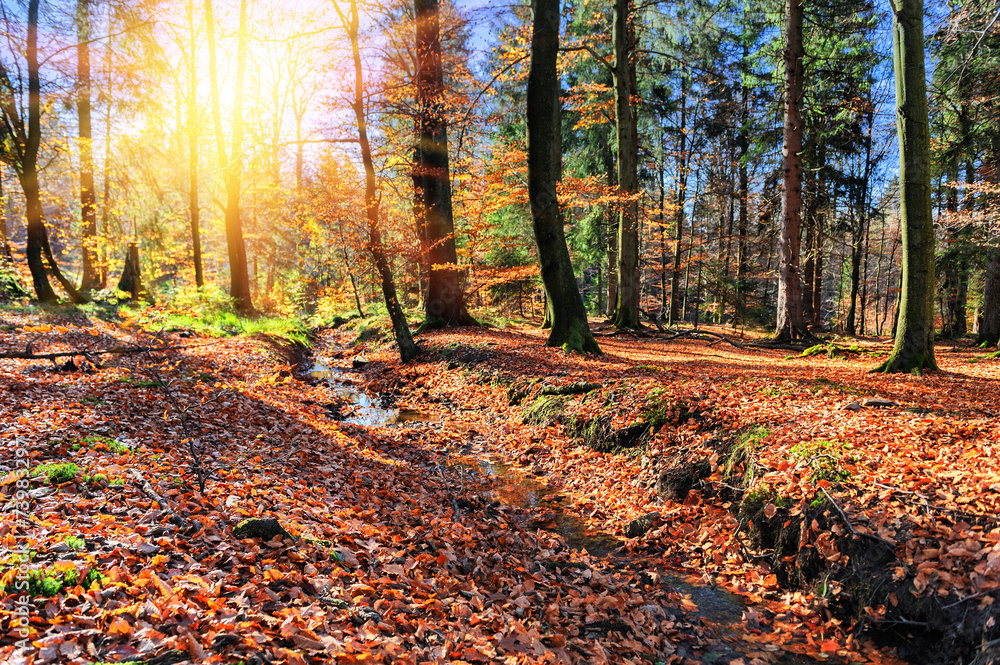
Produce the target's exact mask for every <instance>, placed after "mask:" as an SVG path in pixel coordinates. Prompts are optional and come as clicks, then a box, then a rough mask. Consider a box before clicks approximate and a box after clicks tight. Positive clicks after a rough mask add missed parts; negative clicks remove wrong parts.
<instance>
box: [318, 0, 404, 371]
mask: <svg viewBox="0 0 1000 665" xmlns="http://www.w3.org/2000/svg"><path fill="white" fill-rule="evenodd" d="M334 7H335V9H336V10H337V12H340V9H339V8H337V7H336V5H335V6H334ZM350 8H351V9H350V15H349V16H344V15H343V14H340V16H341V19H342V20H343V22H344V28H345V29H346V30H347V34H348V37H349V38H350V40H351V53H352V55H353V57H354V100H353V102H352V103H351V108H352V109H353V110H354V118H355V122H356V123H357V127H358V144H359V146H360V148H361V161H362V163H363V164H364V168H365V216H366V218H367V219H368V250H369V251H370V252H371V254H372V259H373V260H374V261H375V267H376V269H377V270H378V273H379V277H380V279H381V281H382V296H383V297H384V298H385V307H386V310H388V312H389V319H390V320H391V321H392V330H393V334H394V335H395V337H396V346H398V347H399V357H400V359H401V360H402V361H403V362H408V361H410V360H412V359H413V358H416V357H417V354H418V353H419V350H418V349H417V345H416V344H414V343H413V336H412V335H411V334H410V327H409V325H408V324H407V322H406V314H405V313H403V308H402V306H401V305H400V304H399V298H398V297H397V296H396V284H395V282H393V278H392V269H391V268H390V267H389V259H388V257H387V256H386V252H385V247H384V246H383V244H382V232H381V229H380V228H379V213H380V211H379V201H380V197H379V192H378V187H377V185H376V182H375V164H374V162H373V161H372V149H371V144H370V143H369V141H368V120H367V118H366V116H365V89H364V78H363V69H362V64H361V47H360V45H359V37H358V26H359V23H360V16H359V12H358V3H357V0H351V3H350Z"/></svg>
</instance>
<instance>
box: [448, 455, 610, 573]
mask: <svg viewBox="0 0 1000 665" xmlns="http://www.w3.org/2000/svg"><path fill="white" fill-rule="evenodd" d="M451 465H452V466H453V467H458V468H460V469H461V470H462V472H463V473H468V474H470V475H472V477H473V479H475V477H476V476H480V477H481V478H484V479H487V480H488V482H489V487H488V489H487V490H485V491H484V492H483V495H484V496H485V497H486V498H488V499H491V500H493V501H499V502H500V503H506V504H508V505H511V506H516V507H518V508H523V509H531V508H544V509H545V515H546V516H547V517H548V518H549V519H550V522H549V523H545V524H543V525H542V528H543V529H545V530H547V531H553V532H555V533H558V534H559V535H560V536H562V537H563V539H564V540H565V541H566V544H567V545H569V546H570V547H572V548H574V549H580V550H587V552H588V553H590V554H591V555H593V556H597V557H603V556H607V555H609V554H611V553H613V552H615V551H616V550H618V548H620V547H621V546H622V542H621V541H620V540H618V539H617V538H615V537H614V536H612V535H611V534H609V533H605V532H603V531H598V530H595V529H591V528H589V527H588V526H587V522H586V520H584V519H582V518H580V517H577V516H576V515H570V514H568V513H566V512H565V511H564V510H563V509H562V507H561V506H559V503H558V501H556V500H554V499H552V498H549V497H548V496H547V494H548V492H550V490H548V489H547V488H546V487H545V486H544V485H542V484H541V483H539V482H537V481H535V480H533V479H531V478H530V477H528V476H526V475H525V474H523V473H519V472H517V471H515V470H513V469H511V468H510V467H508V466H506V465H504V464H497V463H495V462H490V461H488V460H483V459H476V458H468V457H461V458H455V459H453V460H452V462H451Z"/></svg>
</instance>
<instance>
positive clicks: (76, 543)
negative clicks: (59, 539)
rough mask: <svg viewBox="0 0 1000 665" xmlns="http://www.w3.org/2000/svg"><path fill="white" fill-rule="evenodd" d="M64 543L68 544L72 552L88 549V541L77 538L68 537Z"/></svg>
mask: <svg viewBox="0 0 1000 665" xmlns="http://www.w3.org/2000/svg"><path fill="white" fill-rule="evenodd" d="M63 542H64V543H66V544H67V545H68V546H69V548H70V549H71V550H76V551H80V550H85V549H87V541H85V540H84V539H83V538H79V537H77V536H66V538H65V539H63Z"/></svg>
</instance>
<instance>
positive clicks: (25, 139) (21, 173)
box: [0, 0, 87, 303]
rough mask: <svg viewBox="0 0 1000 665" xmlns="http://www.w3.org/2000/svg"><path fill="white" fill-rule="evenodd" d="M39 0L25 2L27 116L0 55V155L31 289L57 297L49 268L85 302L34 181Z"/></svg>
mask: <svg viewBox="0 0 1000 665" xmlns="http://www.w3.org/2000/svg"><path fill="white" fill-rule="evenodd" d="M38 4H39V0H30V1H29V2H28V25H27V27H28V32H27V40H26V41H25V50H24V58H25V60H26V64H27V74H28V91H27V92H28V104H27V113H28V118H27V122H25V121H24V118H23V116H22V113H21V110H20V108H19V105H18V99H17V97H18V95H19V94H20V93H21V91H22V89H21V87H19V86H18V87H15V85H14V83H13V80H12V79H11V76H10V72H9V70H8V68H7V66H6V65H5V64H4V63H3V62H2V61H0V116H2V118H3V120H4V122H3V123H2V126H0V160H2V161H3V162H5V163H7V164H10V165H11V166H12V167H13V168H14V171H15V172H16V173H17V177H18V180H19V181H20V183H21V189H22V191H23V192H24V200H25V216H26V217H27V222H28V223H27V226H28V229H27V232H28V237H27V255H28V257H27V258H28V269H29V270H30V271H31V280H32V283H33V285H34V288H35V295H36V296H37V297H38V299H39V300H40V301H42V302H55V301H56V294H55V292H54V291H53V290H52V286H51V285H50V284H49V279H48V275H47V271H49V272H51V273H52V276H53V277H55V278H56V281H58V282H59V284H60V286H62V288H63V290H64V291H66V294H67V295H68V296H69V297H70V299H71V300H73V301H74V302H77V303H82V302H86V300H87V299H86V298H85V297H84V296H83V294H81V293H80V292H78V291H77V290H76V288H75V287H74V286H73V284H72V282H70V281H69V279H67V278H66V276H65V275H63V273H62V271H61V270H60V269H59V266H58V264H56V260H55V257H54V256H53V255H52V246H51V245H50V244H49V234H48V231H47V230H46V228H45V217H44V213H43V209H42V199H41V191H40V188H39V183H38V153H39V150H40V148H41V145H42V83H41V76H40V72H39V65H38Z"/></svg>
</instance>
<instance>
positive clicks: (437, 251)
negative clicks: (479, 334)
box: [413, 0, 476, 326]
mask: <svg viewBox="0 0 1000 665" xmlns="http://www.w3.org/2000/svg"><path fill="white" fill-rule="evenodd" d="M413 8H414V14H415V23H416V31H415V32H416V58H417V70H416V96H417V109H416V118H415V125H416V139H417V140H416V145H415V146H414V150H413V189H414V199H415V206H414V208H415V212H416V215H417V229H418V232H419V234H420V237H421V241H422V244H423V246H424V249H425V252H426V256H425V257H423V258H424V261H426V262H427V268H428V270H427V272H428V280H427V293H426V294H425V296H424V316H425V324H429V325H434V324H444V325H448V326H468V325H475V324H476V321H475V320H474V319H473V318H472V316H470V315H469V312H468V310H467V309H466V307H465V293H464V290H463V276H462V271H461V270H460V269H459V267H458V254H457V252H456V249H455V223H454V220H453V217H452V205H451V172H450V169H449V164H448V118H447V115H446V110H445V108H444V69H443V66H442V62H441V36H440V29H439V16H438V1H437V0H414V2H413Z"/></svg>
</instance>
